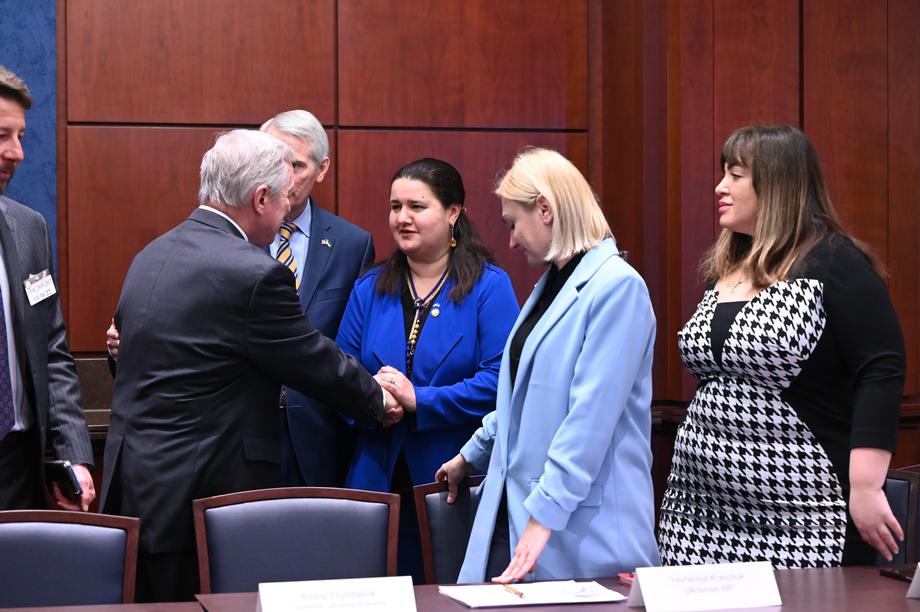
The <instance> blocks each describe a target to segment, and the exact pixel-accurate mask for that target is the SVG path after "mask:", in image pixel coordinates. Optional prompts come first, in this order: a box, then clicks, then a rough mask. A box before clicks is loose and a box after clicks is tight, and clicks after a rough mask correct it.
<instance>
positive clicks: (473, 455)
mask: <svg viewBox="0 0 920 612" xmlns="http://www.w3.org/2000/svg"><path fill="white" fill-rule="evenodd" d="M460 454H461V455H463V458H464V459H466V461H467V463H470V464H472V465H473V467H475V468H476V469H477V470H478V471H480V472H483V473H485V472H486V470H488V469H489V452H488V451H487V450H486V449H485V447H484V446H482V444H481V443H480V441H479V436H473V437H472V438H471V439H470V441H469V442H467V443H466V444H464V445H463V448H461V449H460Z"/></svg>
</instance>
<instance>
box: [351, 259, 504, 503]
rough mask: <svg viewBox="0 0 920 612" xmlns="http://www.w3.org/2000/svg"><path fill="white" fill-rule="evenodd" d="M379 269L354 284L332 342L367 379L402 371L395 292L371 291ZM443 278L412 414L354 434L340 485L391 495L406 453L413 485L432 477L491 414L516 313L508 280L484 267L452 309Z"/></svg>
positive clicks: (426, 330)
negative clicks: (382, 369)
mask: <svg viewBox="0 0 920 612" xmlns="http://www.w3.org/2000/svg"><path fill="white" fill-rule="evenodd" d="M379 273H380V268H375V269H374V270H371V271H370V272H368V273H367V274H366V275H364V276H363V277H361V278H359V279H358V281H357V282H356V283H355V287H354V289H353V290H352V292H351V297H349V299H348V305H347V306H346V307H345V314H344V316H343V317H342V323H341V325H340V326H339V334H338V337H337V338H336V341H337V342H338V344H339V347H340V348H341V349H342V350H343V351H344V352H346V353H349V354H351V355H354V356H355V357H356V358H357V359H358V360H359V361H360V362H361V364H362V365H363V366H364V367H365V368H366V369H367V371H368V372H370V373H371V374H375V373H376V372H377V371H378V370H379V369H380V367H381V366H383V365H389V366H392V367H394V368H396V369H398V370H399V371H400V372H405V371H406V330H405V323H404V318H403V308H402V302H401V301H400V297H399V295H398V294H397V295H391V294H380V293H377V291H376V289H375V287H374V286H375V284H376V283H377V277H378V275H379ZM453 287H454V283H453V281H452V280H450V279H448V281H447V283H446V284H445V285H444V288H443V289H442V290H441V293H440V294H439V296H438V297H437V299H436V304H437V310H438V315H437V316H435V315H434V308H435V306H434V305H433V306H432V311H431V313H430V314H429V316H428V319H427V320H426V321H425V325H424V326H423V327H422V332H421V335H420V336H419V339H418V344H417V345H416V351H415V359H414V361H413V367H412V376H411V378H410V380H411V381H412V384H413V385H414V386H415V400H416V404H417V407H416V412H415V413H414V414H412V413H407V414H406V416H405V417H404V418H403V420H402V421H400V422H399V423H397V424H396V425H394V426H392V427H389V428H386V429H376V430H369V429H360V430H358V435H357V442H356V445H355V452H354V456H353V459H352V462H351V465H350V467H349V470H348V476H347V478H346V483H345V486H346V487H349V488H353V489H365V490H371V491H389V490H390V479H391V477H392V475H393V468H394V466H395V465H396V459H397V458H398V456H399V453H400V451H401V450H402V451H403V452H405V455H406V461H407V463H408V464H409V472H410V474H411V477H412V482H413V484H422V483H426V482H431V481H433V480H434V473H435V471H436V470H437V469H438V468H439V467H441V464H442V463H444V462H445V461H447V460H448V459H450V458H452V457H453V456H454V455H456V454H457V453H458V452H459V450H460V447H461V446H462V445H463V443H464V442H466V441H467V440H468V439H469V437H470V435H472V433H473V432H474V431H475V430H476V428H477V427H478V426H479V424H480V422H481V421H482V417H483V416H484V415H485V414H486V413H489V412H492V411H493V410H494V409H495V392H496V387H497V386H498V370H499V366H500V364H501V356H502V349H503V348H504V346H505V341H506V340H507V338H508V332H509V331H510V330H511V326H512V325H513V324H514V320H515V318H516V317H517V313H518V310H519V307H518V302H517V298H516V297H515V296H514V289H513V288H512V286H511V280H510V279H509V278H508V275H507V274H505V272H504V271H503V270H502V269H501V268H498V267H496V266H493V265H490V264H486V265H485V267H484V268H483V272H482V275H481V276H480V277H479V279H478V280H477V281H476V283H475V284H474V285H473V288H472V290H471V291H470V292H469V293H468V294H467V295H466V297H464V298H463V300H462V301H461V302H460V303H459V304H457V303H455V302H454V301H453V300H451V299H450V298H449V297H448V295H449V294H450V291H451V289H453Z"/></svg>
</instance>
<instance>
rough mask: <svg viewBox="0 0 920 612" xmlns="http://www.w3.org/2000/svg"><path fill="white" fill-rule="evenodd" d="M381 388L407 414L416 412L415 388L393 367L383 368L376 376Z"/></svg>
mask: <svg viewBox="0 0 920 612" xmlns="http://www.w3.org/2000/svg"><path fill="white" fill-rule="evenodd" d="M374 378H375V379H376V380H377V382H378V383H379V384H380V386H381V387H383V388H384V389H386V390H387V391H389V392H390V394H391V395H392V396H393V397H395V398H396V401H397V402H399V403H400V405H401V406H402V407H403V410H405V411H406V412H415V387H414V386H412V383H411V382H409V379H408V378H406V376H405V375H404V374H403V373H402V372H400V371H399V370H397V369H396V368H394V367H391V366H387V365H385V366H383V367H382V368H380V370H379V371H378V372H377V373H376V374H375V375H374Z"/></svg>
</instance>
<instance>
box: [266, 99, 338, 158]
mask: <svg viewBox="0 0 920 612" xmlns="http://www.w3.org/2000/svg"><path fill="white" fill-rule="evenodd" d="M270 127H274V128H275V129H276V130H278V131H279V132H283V133H285V134H290V135H291V136H294V137H295V138H300V139H301V140H304V141H306V142H308V143H310V144H311V145H313V147H312V149H313V161H314V162H316V165H317V166H318V165H320V164H321V163H323V160H324V159H326V158H327V157H329V137H328V136H326V130H324V129H323V124H322V123H320V122H319V119H317V118H316V116H315V115H314V114H313V113H311V112H308V111H305V110H289V111H284V112H283V113H278V114H277V115H275V116H274V117H272V118H271V119H269V120H268V121H266V122H265V123H263V124H262V127H260V128H259V129H260V130H262V131H263V132H264V131H266V130H267V129H268V128H270Z"/></svg>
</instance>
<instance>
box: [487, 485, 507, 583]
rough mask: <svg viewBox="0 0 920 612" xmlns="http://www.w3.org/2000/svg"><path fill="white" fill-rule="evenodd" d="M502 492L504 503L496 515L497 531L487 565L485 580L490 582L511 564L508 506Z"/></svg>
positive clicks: (494, 531)
mask: <svg viewBox="0 0 920 612" xmlns="http://www.w3.org/2000/svg"><path fill="white" fill-rule="evenodd" d="M505 500H506V497H505V493H504V491H502V501H501V503H500V504H499V506H498V512H497V513H496V515H495V529H494V530H493V531H492V543H491V545H490V546H489V562H488V563H486V575H485V579H486V581H487V582H488V581H489V580H492V579H493V578H495V577H496V576H501V575H502V572H504V571H505V570H506V569H507V568H508V565H509V564H510V563H511V536H510V535H509V531H508V504H507V502H506V501H505Z"/></svg>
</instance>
